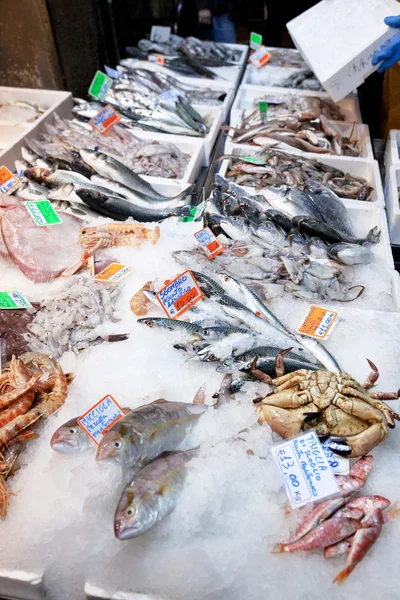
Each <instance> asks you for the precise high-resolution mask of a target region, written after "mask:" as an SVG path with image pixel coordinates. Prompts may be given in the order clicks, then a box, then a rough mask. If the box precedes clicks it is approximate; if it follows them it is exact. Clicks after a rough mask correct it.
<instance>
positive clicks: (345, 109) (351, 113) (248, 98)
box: [230, 86, 362, 124]
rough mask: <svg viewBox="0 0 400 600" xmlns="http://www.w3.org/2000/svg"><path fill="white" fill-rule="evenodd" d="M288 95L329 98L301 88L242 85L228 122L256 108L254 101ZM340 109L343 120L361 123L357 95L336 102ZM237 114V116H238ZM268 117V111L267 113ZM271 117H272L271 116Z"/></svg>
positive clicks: (236, 119)
mask: <svg viewBox="0 0 400 600" xmlns="http://www.w3.org/2000/svg"><path fill="white" fill-rule="evenodd" d="M290 96H309V97H311V98H315V97H318V98H322V99H325V100H328V99H330V96H329V94H327V93H326V92H306V91H303V90H296V91H294V90H290V89H287V88H270V87H262V86H259V87H255V86H254V87H252V88H249V89H246V88H244V87H241V88H239V90H238V92H237V94H236V98H235V101H234V103H233V104H232V109H231V120H230V123H231V124H232V123H237V122H238V121H239V119H240V116H241V115H242V112H243V110H245V111H246V115H248V114H249V113H250V112H251V111H253V110H254V109H255V108H256V103H257V102H258V101H260V100H267V102H268V99H269V98H277V97H278V98H280V97H283V99H285V98H289V97H290ZM337 104H338V105H339V108H340V110H341V111H342V113H343V115H344V117H345V121H346V122H349V123H361V122H362V119H361V112H360V105H359V102H358V98H357V96H355V95H354V94H350V95H349V96H347V97H346V98H343V100H340V102H338V103H337ZM238 115H239V116H238ZM267 118H268V113H267ZM271 118H273V117H271Z"/></svg>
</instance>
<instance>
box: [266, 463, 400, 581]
mask: <svg viewBox="0 0 400 600" xmlns="http://www.w3.org/2000/svg"><path fill="white" fill-rule="evenodd" d="M364 465H367V466H368V470H367V472H366V473H363V474H362V477H361V479H360V477H359V473H358V469H359V468H360V467H361V468H362V467H363V466H364ZM372 466H373V457H372V456H365V457H363V458H360V459H359V460H358V461H357V462H356V463H355V464H354V465H353V467H352V468H351V470H350V473H349V475H346V476H344V477H342V476H336V479H337V482H338V483H339V482H342V481H343V480H345V481H346V482H347V483H348V484H349V488H350V489H352V488H354V486H352V485H351V481H352V480H357V479H359V480H360V483H361V484H362V485H361V487H363V486H364V484H365V481H366V479H367V477H368V474H369V472H370V470H371V468H372ZM358 489H359V488H358ZM357 491H358V490H357ZM390 505H391V503H390V500H388V499H387V498H384V497H383V496H363V495H361V496H357V497H356V498H354V493H353V494H351V493H349V492H347V493H344V494H343V495H342V496H341V497H339V498H334V499H330V500H325V501H322V502H319V503H317V504H315V505H314V506H313V508H312V510H311V512H309V513H308V514H307V515H306V516H305V517H303V518H301V520H300V523H299V524H298V526H297V530H296V532H295V533H294V535H293V536H292V537H291V538H290V540H289V541H288V542H286V543H283V544H280V545H279V546H278V547H277V548H276V550H275V551H276V552H299V551H303V552H304V551H305V552H307V551H311V550H323V551H324V557H325V558H327V559H329V558H335V557H339V556H343V555H347V562H346V566H345V568H344V569H343V570H342V571H340V573H339V574H338V575H337V577H336V578H335V579H334V583H338V584H339V585H341V584H342V583H344V582H345V581H346V579H347V578H348V576H349V575H350V574H351V573H352V571H354V569H355V568H356V566H357V564H358V563H359V562H360V561H361V560H362V559H363V558H364V556H365V555H366V553H367V552H368V551H369V550H370V548H371V546H372V545H373V544H374V543H375V542H376V540H377V539H378V537H379V535H380V533H381V531H382V526H383V525H384V524H385V523H388V522H390V521H391V520H393V519H394V518H396V517H397V516H398V514H399V510H398V508H397V507H396V508H395V507H393V508H389V507H390ZM386 509H388V510H386ZM300 512H301V513H302V512H303V511H300ZM300 517H301V515H300Z"/></svg>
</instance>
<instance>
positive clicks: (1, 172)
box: [0, 166, 21, 194]
mask: <svg viewBox="0 0 400 600" xmlns="http://www.w3.org/2000/svg"><path fill="white" fill-rule="evenodd" d="M20 183H21V182H20V180H19V179H18V177H15V175H13V174H12V173H11V171H10V170H9V169H7V167H4V166H3V167H0V194H11V192H12V191H13V190H14V189H15V188H16V187H18V186H19V184H20Z"/></svg>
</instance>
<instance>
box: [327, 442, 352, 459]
mask: <svg viewBox="0 0 400 600" xmlns="http://www.w3.org/2000/svg"><path fill="white" fill-rule="evenodd" d="M328 447H329V450H332V452H334V453H335V454H338V455H339V456H349V454H351V451H352V448H351V446H349V445H348V444H342V443H340V442H337V441H336V440H334V439H333V438H330V440H329V442H328Z"/></svg>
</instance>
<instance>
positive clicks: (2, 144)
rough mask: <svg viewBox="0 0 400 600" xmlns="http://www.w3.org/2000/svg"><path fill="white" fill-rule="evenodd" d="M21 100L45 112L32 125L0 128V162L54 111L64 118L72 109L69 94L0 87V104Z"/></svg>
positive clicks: (2, 126)
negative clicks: (10, 149)
mask: <svg viewBox="0 0 400 600" xmlns="http://www.w3.org/2000/svg"><path fill="white" fill-rule="evenodd" d="M17 100H22V101H24V102H30V103H31V104H37V105H38V106H40V107H41V108H43V109H45V112H44V113H43V114H42V115H41V116H40V117H39V118H38V119H36V120H35V121H33V122H32V123H26V124H21V125H16V126H14V125H9V126H7V125H1V126H0V160H1V159H2V157H3V156H4V154H5V153H6V152H7V151H8V150H9V148H11V147H12V146H13V145H15V144H18V141H19V140H20V139H21V138H23V137H24V136H25V135H27V134H29V133H30V132H32V131H36V130H37V129H38V128H39V127H40V125H41V124H42V123H44V122H45V121H47V119H48V117H49V116H50V115H51V113H53V112H54V111H55V112H57V113H58V114H59V115H60V116H62V117H64V116H67V114H69V112H70V110H71V108H72V96H71V93H70V92H57V91H54V90H34V89H27V88H14V87H0V104H2V103H7V102H13V101H17Z"/></svg>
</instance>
